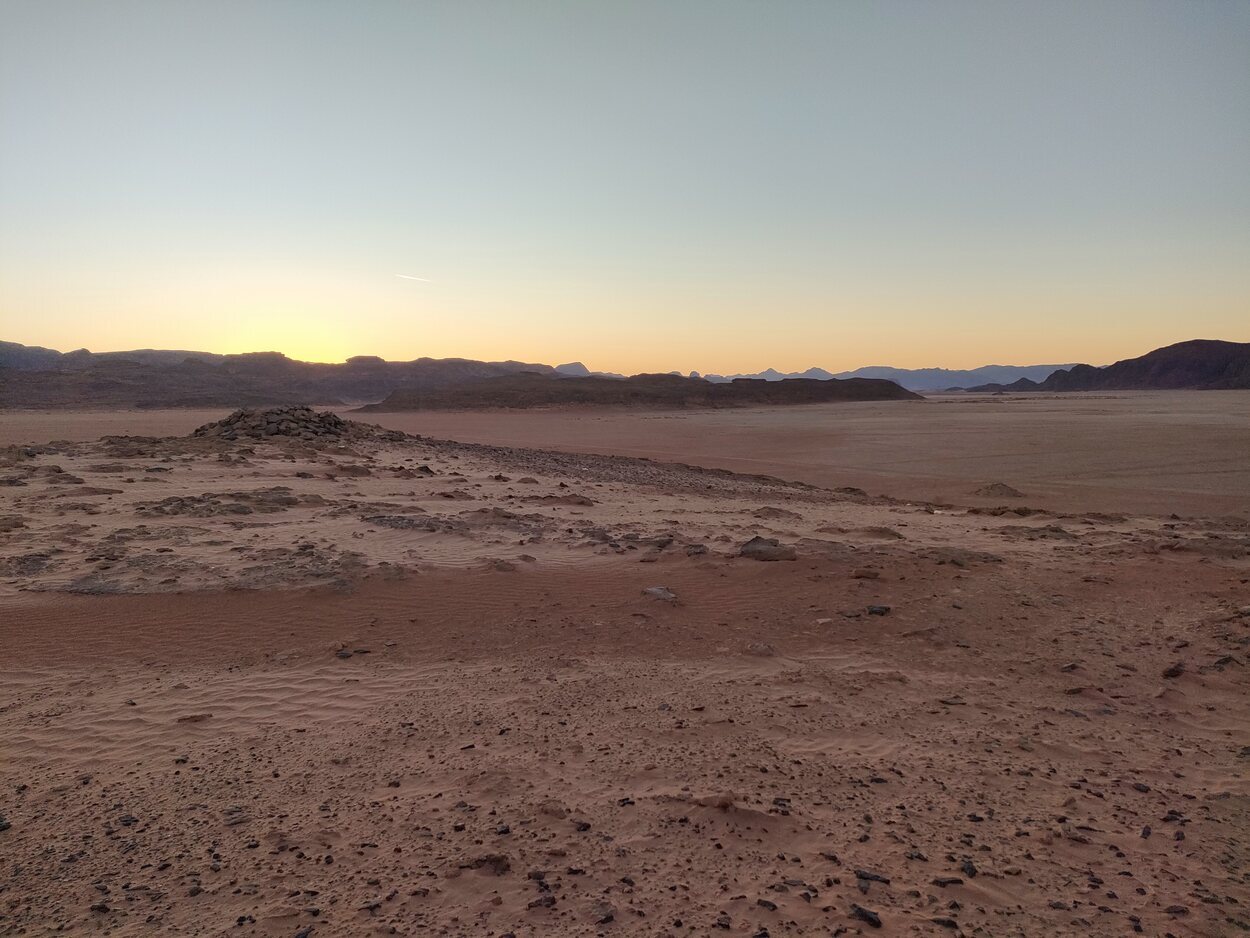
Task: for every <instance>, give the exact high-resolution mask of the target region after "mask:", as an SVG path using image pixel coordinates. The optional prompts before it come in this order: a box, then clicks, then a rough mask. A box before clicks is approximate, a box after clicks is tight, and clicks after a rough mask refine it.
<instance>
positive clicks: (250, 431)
mask: <svg viewBox="0 0 1250 938" xmlns="http://www.w3.org/2000/svg"><path fill="white" fill-rule="evenodd" d="M353 426H354V425H353V424H352V423H351V421H348V420H344V419H343V418H342V417H340V416H338V415H337V414H332V413H330V411H328V410H324V411H322V412H321V413H317V412H316V411H314V410H313V409H312V408H311V407H304V406H292V407H272V408H269V409H268V410H251V409H248V410H236V411H235V412H234V413H233V414H231V415H230V416H229V417H226V418H224V419H222V420H216V421H213V422H212V423H206V424H204V426H202V427H199V428H198V429H196V431H195V433H194V434H193V435H194V436H199V437H217V438H219V439H222V440H241V439H253V440H260V439H265V438H266V437H275V436H276V437H289V438H293V439H297V440H339V439H342V438H343V437H345V436H349V435H350V434H351V430H352V427H353Z"/></svg>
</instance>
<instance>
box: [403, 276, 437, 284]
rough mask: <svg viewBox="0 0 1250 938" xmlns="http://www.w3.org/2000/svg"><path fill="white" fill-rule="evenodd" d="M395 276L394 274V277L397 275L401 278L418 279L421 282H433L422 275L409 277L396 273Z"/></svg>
mask: <svg viewBox="0 0 1250 938" xmlns="http://www.w3.org/2000/svg"><path fill="white" fill-rule="evenodd" d="M395 276H396V277H399V278H400V279H401V280H420V281H421V282H422V283H432V282H433V281H430V280H426V279H425V278H424V277H410V276H409V275H408V274H396V275H395Z"/></svg>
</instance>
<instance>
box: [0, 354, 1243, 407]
mask: <svg viewBox="0 0 1250 938" xmlns="http://www.w3.org/2000/svg"><path fill="white" fill-rule="evenodd" d="M522 375H524V376H525V377H524V378H518V380H516V381H515V382H513V383H512V384H511V385H509V384H508V382H503V381H498V382H496V383H495V384H493V385H491V389H490V390H489V391H487V390H486V389H485V388H482V389H480V392H481V395H485V396H487V397H492V398H493V399H498V395H499V394H501V393H503V392H504V391H505V390H507V389H508V388H509V387H511V388H512V390H513V391H514V392H515V393H517V394H518V395H521V398H518V399H525V400H533V401H535V402H541V401H546V402H553V403H554V402H559V401H562V400H571V399H574V398H577V397H578V396H579V395H582V396H583V397H585V399H586V400H587V401H592V400H593V401H595V402H600V403H605V402H609V401H613V399H614V398H617V399H619V400H616V401H615V402H623V403H628V402H629V401H631V400H641V399H644V398H645V399H647V400H649V401H650V402H652V403H657V402H659V403H662V402H665V401H667V402H668V403H673V402H677V401H681V402H684V403H686V404H691V405H693V404H695V403H700V402H701V403H705V404H707V405H708V406H719V403H722V402H759V403H763V402H767V401H774V400H775V401H776V402H782V401H789V402H799V401H806V400H826V399H828V400H834V399H838V400H842V399H877V400H880V399H890V398H891V396H892V395H893V394H894V392H893V391H891V390H889V388H893V387H895V386H897V387H899V388H903V389H906V390H908V391H935V390H950V389H956V388H960V387H965V388H971V389H974V390H980V391H997V390H1003V389H1007V390H1030V391H1031V390H1041V391H1073V390H1113V389H1133V388H1165V389H1173V388H1250V343H1237V342H1219V341H1214V340H1205V339H1200V340H1194V341H1191V342H1182V343H1180V344H1178V345H1171V346H1168V347H1167V348H1164V349H1158V350H1156V351H1154V352H1151V353H1149V354H1147V355H1143V356H1142V357H1140V358H1134V359H1128V360H1125V361H1121V362H1116V363H1115V364H1114V365H1108V366H1107V367H1105V368H1096V367H1094V366H1092V365H1069V366H1063V365H1027V366H1015V365H985V366H983V367H981V368H974V369H970V370H967V371H957V370H952V369H946V368H918V369H906V368H889V367H884V366H872V367H867V368H858V369H856V370H855V371H844V372H839V373H836V374H834V373H831V372H829V371H826V370H824V369H823V368H809V369H808V370H807V371H802V372H793V373H783V372H779V371H777V370H775V369H771V368H770V369H768V370H766V371H762V372H758V373H756V374H752V375H730V376H725V375H706V376H700V375H699V374H698V373H697V372H691V373H690V374H689V375H687V376H683V375H669V376H663V377H677V378H679V379H680V382H678V383H676V384H674V383H672V382H669V383H657V381H656V378H657V377H660V376H655V375H636V376H634V379H625V377H624V376H623V375H617V374H611V373H603V372H592V371H591V370H590V369H589V368H587V367H586V366H585V365H584V364H582V363H581V362H568V363H566V364H562V365H558V366H556V367H554V368H553V367H551V366H550V365H544V364H537V363H532V362H518V361H502V362H481V361H473V360H470V359H462V358H444V359H434V358H418V359H415V360H414V361H409V362H388V361H384V360H383V359H381V358H378V357H376V356H371V355H361V356H357V357H355V358H351V359H348V360H347V361H346V362H344V363H342V364H318V363H315V362H301V361H296V360H294V359H290V358H287V357H286V356H285V355H282V354H280V353H278V352H252V353H248V354H243V355H221V354H217V353H213V352H194V351H178V350H169V349H137V350H134V351H129V352H102V353H101V352H89V351H87V350H86V349H79V350H77V351H74V352H58V351H55V350H54V349H47V348H39V347H36V346H27V345H19V344H17V343H14V342H0V408H2V407H61V406H77V407H84V406H109V407H116V406H125V407H219V406H220V407H244V406H260V405H269V404H294V403H315V404H368V403H372V402H376V401H383V400H386V399H388V398H390V397H391V395H392V394H393V393H394V392H399V391H403V392H404V393H406V394H408V395H410V398H409V400H410V401H411V400H415V399H417V398H420V399H421V400H423V401H426V402H428V403H429V406H453V405H452V404H450V403H441V402H446V401H451V400H452V399H453V398H455V397H456V396H457V395H459V394H460V392H459V391H455V392H454V393H453V389H456V388H460V387H463V386H467V385H470V384H477V383H480V382H484V381H489V380H491V379H502V378H507V377H517V376H522ZM529 376H534V377H537V378H540V379H546V380H542V381H535V380H532V379H531V377H529ZM635 379H645V380H635ZM832 379H836V380H837V381H838V382H839V385H840V386H842V388H841V390H834V389H833V388H834V387H835V386H834V385H829V387H828V388H824V389H823V390H822V389H820V386H821V385H822V384H828V383H829V382H830V381H831V380H832ZM859 380H862V381H866V382H870V383H868V384H864V385H855V386H854V387H855V388H857V390H852V386H850V385H847V382H848V381H859ZM629 381H633V384H632V385H629V384H628V382H629ZM566 382H568V384H567V385H566V386H564V387H557V385H561V384H565V383H566ZM574 382H576V383H574ZM621 383H625V384H627V385H628V388H632V390H629V389H627V388H617V389H615V390H613V389H611V388H610V387H609V386H610V385H612V384H621ZM726 384H728V385H731V386H735V387H736V386H739V385H741V386H743V387H745V388H746V390H739V391H731V392H728V393H726V394H720V393H719V392H714V391H710V390H708V389H709V388H711V387H714V386H717V385H726ZM887 384H888V385H889V388H887V387H884V385H887ZM768 385H784V386H785V388H786V389H785V390H784V391H771V390H768V388H767V387H766V386H768ZM478 393H479V392H478V391H474V392H472V393H468V392H466V393H465V394H464V395H463V400H464V401H469V400H471V399H473V398H474V396H475V395H478ZM858 394H864V395H868V397H855V395H858ZM907 396H910V395H907ZM483 399H484V398H483ZM490 406H494V405H490ZM503 406H510V405H503Z"/></svg>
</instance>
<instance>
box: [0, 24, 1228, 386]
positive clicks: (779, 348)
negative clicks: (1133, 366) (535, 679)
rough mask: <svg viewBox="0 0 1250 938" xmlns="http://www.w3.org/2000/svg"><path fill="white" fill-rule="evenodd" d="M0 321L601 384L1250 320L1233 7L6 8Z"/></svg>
mask: <svg viewBox="0 0 1250 938" xmlns="http://www.w3.org/2000/svg"><path fill="white" fill-rule="evenodd" d="M399 275H404V276H399ZM409 278H421V279H409ZM0 338H2V339H6V340H9V341H17V342H23V343H26V344H32V345H45V346H49V347H53V348H60V349H62V350H69V349H73V348H79V347H87V348H90V349H92V350H94V351H109V350H119V349H129V348H136V347H157V348H184V349H196V350H206V351H217V352H241V351H254V350H262V349H263V350H277V351H282V352H286V353H287V354H289V355H292V356H293V357H297V358H303V359H308V360H315V361H341V360H343V359H344V358H346V357H347V356H350V355H355V354H373V355H381V356H383V357H385V358H389V359H396V360H402V359H410V358H414V357H417V356H420V355H429V356H433V357H444V356H459V357H466V358H480V359H489V360H497V359H520V360H524V361H542V362H548V363H557V362H564V361H571V360H582V361H584V362H586V363H587V364H589V365H590V366H591V367H594V368H600V369H604V370H611V371H620V372H626V373H633V372H638V371H668V370H682V371H686V370H691V369H697V370H699V371H704V372H722V373H732V372H742V371H756V370H760V369H762V368H765V367H769V366H772V367H776V368H780V369H782V370H799V369H802V368H806V367H808V366H810V365H819V366H822V367H826V368H829V369H831V370H835V371H836V370H843V369H850V368H854V367H857V366H860V365H868V364H889V365H895V366H899V367H924V366H946V367H953V368H964V367H973V366H977V365H982V364H987V363H991V362H993V363H1010V364H1030V363H1061V362H1075V361H1085V362H1092V363H1096V364H1101V363H1106V362H1110V361H1114V360H1116V359H1121V358H1127V357H1132V356H1134V355H1138V354H1141V353H1144V352H1146V351H1148V350H1150V349H1151V348H1155V347H1157V346H1160V345H1165V344H1168V343H1170V342H1174V341H1180V340H1184V339H1189V338H1224V339H1231V340H1238V341H1250V3H1245V2H1219V0H1202V2H1193V0H1177V2H1171V3H1159V2H1151V0H1124V2H1120V0H1094V2H1090V0H1076V2H1066V0H1047V2H1045V3H1038V2H1027V3H1026V2H1011V0H994V2H955V0H950V2H939V0H932V2H930V0H923V2H922V0H907V2H893V0H872V2H867V0H865V2H855V3H852V2H839V0H812V2H806V0H774V2H763V0H755V2H736V0H714V2H701V0H629V2H626V0H620V2H609V0H596V2H585V0H575V2H545V0H528V2H478V0H448V2H418V0H403V2H386V0H350V2H349V0H340V2H326V0H293V2H287V0H248V2H243V0H211V2H199V0H156V2H137V0H110V2H100V0H90V2H88V0H79V2H65V0H0Z"/></svg>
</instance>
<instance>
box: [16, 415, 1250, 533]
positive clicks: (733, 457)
mask: <svg viewBox="0 0 1250 938" xmlns="http://www.w3.org/2000/svg"><path fill="white" fill-rule="evenodd" d="M340 412H341V413H344V414H345V415H346V414H347V412H346V411H340ZM218 416H220V414H219V412H217V411H179V410H173V411H103V412H81V411H80V412H72V411H71V412H57V413H48V412H39V411H32V412H22V411H17V412H9V413H6V414H4V415H3V417H2V418H0V445H4V444H6V443H32V442H46V441H48V440H51V439H58V438H60V439H69V440H88V439H95V438H96V437H98V436H100V435H102V434H104V433H142V434H154V435H164V434H174V433H186V432H189V431H190V430H191V429H192V428H194V427H196V426H199V425H200V424H202V423H204V422H206V421H208V420H213V419H216V418H217V417H218ZM368 419H369V420H370V421H372V422H376V423H380V424H383V425H384V426H388V427H394V428H396V429H399V430H404V431H407V432H410V433H422V434H427V435H430V436H436V437H446V438H450V439H457V440H464V441H468V442H477V443H491V444H496V445H503V446H530V447H539V448H544V449H558V450H564V451H569V452H583V453H607V454H615V455H622V456H647V457H651V458H653V459H664V460H677V461H681V462H688V463H694V464H696V465H701V466H709V467H717V468H723V469H732V470H735V471H738V472H748V473H757V472H763V473H769V474H772V475H778V476H781V477H783V478H786V479H792V480H798V481H803V482H808V483H811V484H814V485H821V486H825V487H830V488H836V487H838V486H843V485H853V486H858V487H860V488H863V489H866V490H867V491H869V492H872V493H874V494H881V495H890V496H893V497H896V498H909V499H920V500H927V501H950V502H954V503H956V504H969V503H970V504H984V505H989V504H990V503H991V502H988V501H983V500H978V496H976V495H975V494H974V493H975V491H976V489H977V488H979V487H980V486H981V485H983V484H984V483H985V482H987V481H991V480H998V481H1004V482H1007V483H1008V484H1010V485H1012V486H1013V487H1015V488H1016V489H1018V490H1020V491H1023V492H1025V493H1026V495H1028V497H1029V499H1030V503H1031V504H1035V505H1038V506H1039V507H1044V508H1050V509H1055V510H1060V511H1080V510H1091V509H1096V510H1103V511H1127V512H1153V513H1156V514H1168V513H1171V512H1182V513H1197V514H1210V515H1218V514H1236V515H1239V516H1241V517H1247V518H1250V392H1248V391H1210V392H1204V391H1175V392H1117V393H1114V394H1063V395H1044V396H1043V395H1029V394H1018V395H1002V396H992V395H967V394H956V395H936V396H932V397H930V398H929V399H928V400H927V401H924V402H908V401H887V402H880V403H845V404H820V405H811V406H801V407H789V408H746V409H733V410H718V411H692V412H681V413H656V412H646V411H624V412H622V411H605V410H594V409H565V410H540V411H511V412H490V411H488V412H468V413H463V412H461V413H448V412H437V411H436V412H421V413H401V414H370V415H369V417H368Z"/></svg>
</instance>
